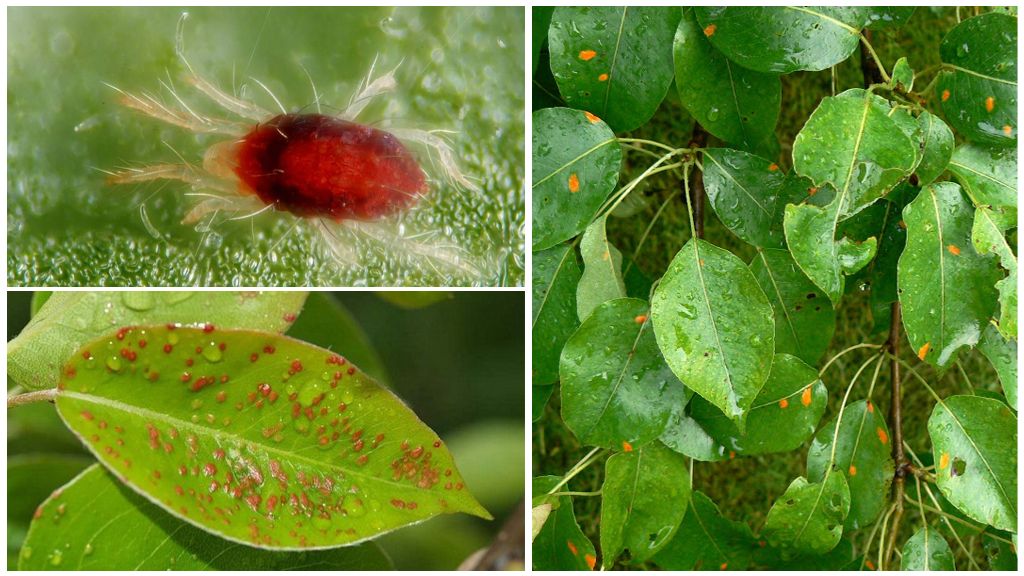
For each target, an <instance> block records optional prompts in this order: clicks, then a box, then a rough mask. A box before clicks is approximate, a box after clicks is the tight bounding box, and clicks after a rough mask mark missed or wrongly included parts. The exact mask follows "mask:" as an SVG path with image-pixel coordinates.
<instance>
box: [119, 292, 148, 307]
mask: <svg viewBox="0 0 1024 576" xmlns="http://www.w3.org/2000/svg"><path fill="white" fill-rule="evenodd" d="M121 302H122V303H123V304H124V305H125V307H127V308H130V309H132V310H135V311H138V312H144V311H146V310H151V309H152V308H153V307H154V306H156V298H154V296H153V292H138V291H134V290H130V291H127V292H122V293H121Z"/></svg>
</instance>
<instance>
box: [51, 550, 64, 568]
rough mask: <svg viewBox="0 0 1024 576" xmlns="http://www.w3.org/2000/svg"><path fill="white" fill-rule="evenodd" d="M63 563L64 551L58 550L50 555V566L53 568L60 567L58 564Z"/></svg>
mask: <svg viewBox="0 0 1024 576" xmlns="http://www.w3.org/2000/svg"><path fill="white" fill-rule="evenodd" d="M63 561H64V551H63V550H61V549H60V548H58V549H56V550H54V551H53V554H50V564H51V565H53V566H60V563H61V562H63Z"/></svg>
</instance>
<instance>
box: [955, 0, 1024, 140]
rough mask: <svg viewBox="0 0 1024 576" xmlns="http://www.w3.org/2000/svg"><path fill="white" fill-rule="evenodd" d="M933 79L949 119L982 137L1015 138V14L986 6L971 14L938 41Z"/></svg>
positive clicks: (962, 131)
mask: <svg viewBox="0 0 1024 576" xmlns="http://www.w3.org/2000/svg"><path fill="white" fill-rule="evenodd" d="M939 54H941V56H942V62H943V64H944V68H943V71H942V72H940V73H939V77H938V82H937V83H936V85H935V93H936V95H938V99H939V101H941V102H942V111H943V112H944V113H945V116H946V120H948V121H949V123H950V124H952V125H953V128H955V129H956V131H957V132H959V133H960V134H961V135H963V136H964V137H966V138H967V139H968V140H971V141H973V142H978V143H987V144H994V145H997V146H1013V145H1014V144H1015V143H1016V141H1017V18H1016V17H1014V16H1009V15H1006V14H999V13H997V12H988V13H986V14H982V15H980V16H975V17H973V18H968V19H966V20H964V21H963V22H961V23H960V24H958V25H957V26H956V27H955V28H953V29H952V30H950V31H949V33H948V34H946V37H945V38H943V39H942V44H940V45H939Z"/></svg>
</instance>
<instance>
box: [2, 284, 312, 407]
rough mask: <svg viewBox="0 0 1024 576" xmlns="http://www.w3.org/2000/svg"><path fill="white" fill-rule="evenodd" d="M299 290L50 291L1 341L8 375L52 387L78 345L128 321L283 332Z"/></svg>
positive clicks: (297, 305) (296, 307)
mask: <svg viewBox="0 0 1024 576" xmlns="http://www.w3.org/2000/svg"><path fill="white" fill-rule="evenodd" d="M305 300H306V293H305V292H195V291H191V292H185V291H181V292H142V291H134V292H56V293H54V294H53V295H52V296H51V297H50V298H49V299H48V300H47V301H46V304H44V305H43V307H42V308H41V309H40V310H39V312H38V313H37V314H36V315H35V316H33V318H32V320H31V321H30V322H29V323H28V325H27V326H25V328H24V329H23V330H22V331H21V334H19V335H18V337H17V338H15V339H14V340H11V341H10V342H9V343H8V345H7V373H8V377H9V378H11V379H12V380H14V381H15V382H17V383H18V384H20V385H22V386H24V387H25V388H28V389H30V390H40V389H43V388H53V387H55V386H56V385H57V380H58V378H59V377H60V368H61V366H62V365H63V364H64V362H65V361H67V359H68V357H70V356H71V354H72V353H74V351H75V350H77V349H78V348H79V347H80V346H81V345H82V344H84V343H85V342H87V341H89V340H92V339H94V338H96V337H97V336H99V335H100V334H104V333H106V332H109V331H110V330H113V329H115V328H118V327H121V326H128V325H132V324H160V323H165V322H176V323H180V324H204V323H209V324H214V325H216V326H221V327H224V328H253V329H257V330H268V331H274V332H284V331H285V330H287V329H288V327H289V326H291V323H292V322H294V321H295V319H296V318H297V317H298V314H299V312H300V311H301V310H302V304H303V302H305Z"/></svg>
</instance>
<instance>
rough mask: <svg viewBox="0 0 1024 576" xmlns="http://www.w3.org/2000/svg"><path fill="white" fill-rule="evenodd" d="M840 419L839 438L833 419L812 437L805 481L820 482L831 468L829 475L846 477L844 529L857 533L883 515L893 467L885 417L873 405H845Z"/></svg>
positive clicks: (860, 403) (861, 403) (865, 403)
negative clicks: (847, 496) (847, 503)
mask: <svg viewBox="0 0 1024 576" xmlns="http://www.w3.org/2000/svg"><path fill="white" fill-rule="evenodd" d="M842 417H843V419H842V422H841V423H840V425H839V434H838V437H837V436H836V418H832V419H831V420H829V421H828V422H827V423H826V424H825V425H824V426H822V427H821V430H819V431H818V434H817V435H816V436H815V437H814V442H813V443H812V444H811V449H810V450H809V451H808V452H807V478H808V479H809V480H811V481H812V482H817V481H821V479H822V478H823V477H824V476H825V471H826V470H828V468H829V466H830V465H832V464H834V465H835V467H836V468H837V469H838V471H833V472H832V474H844V475H845V476H846V482H847V485H848V486H849V488H850V513H849V515H847V517H846V522H845V526H846V528H847V529H848V530H856V529H858V528H863V527H865V526H870V525H871V523H872V522H873V521H874V520H875V519H876V518H877V517H878V514H879V513H880V512H881V511H882V508H883V507H884V506H885V504H886V499H887V497H888V495H889V484H890V483H892V476H893V471H894V470H895V465H894V464H893V460H892V456H891V451H892V445H891V444H890V443H889V429H888V427H887V426H886V425H885V415H884V414H881V413H879V412H878V410H876V408H875V405H874V404H871V403H870V402H867V401H865V400H858V401H857V402H851V403H850V404H847V405H846V409H845V410H843V412H842ZM833 439H836V442H833ZM833 449H834V450H835V459H834V460H833V459H832V451H833Z"/></svg>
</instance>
